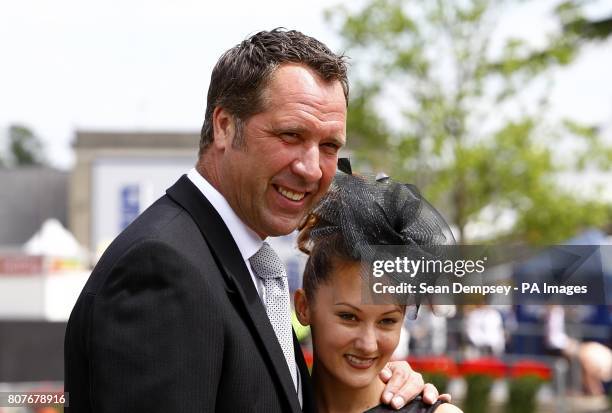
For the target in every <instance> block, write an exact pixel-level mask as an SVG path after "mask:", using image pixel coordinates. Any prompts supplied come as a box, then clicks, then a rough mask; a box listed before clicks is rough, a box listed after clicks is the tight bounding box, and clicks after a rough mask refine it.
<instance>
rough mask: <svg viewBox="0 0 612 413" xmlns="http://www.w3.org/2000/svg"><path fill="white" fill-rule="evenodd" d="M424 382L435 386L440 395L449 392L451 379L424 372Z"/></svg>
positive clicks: (440, 374) (442, 375)
mask: <svg viewBox="0 0 612 413" xmlns="http://www.w3.org/2000/svg"><path fill="white" fill-rule="evenodd" d="M423 380H425V383H431V384H433V385H434V386H435V387H436V389H438V391H439V392H440V393H446V392H447V387H448V382H449V377H448V376H447V375H446V374H442V373H425V372H424V373H423Z"/></svg>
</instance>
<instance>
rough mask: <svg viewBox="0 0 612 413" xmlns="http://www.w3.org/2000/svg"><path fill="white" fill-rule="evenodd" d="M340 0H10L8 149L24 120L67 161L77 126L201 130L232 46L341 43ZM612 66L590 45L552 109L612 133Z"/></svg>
mask: <svg viewBox="0 0 612 413" xmlns="http://www.w3.org/2000/svg"><path fill="white" fill-rule="evenodd" d="M339 2H341V1H333V0H309V1H296V0H294V1H280V0H260V1H257V2H248V1H227V0H226V1H221V2H205V1H202V0H199V1H195V0H172V1H169V0H148V1H141V0H121V1H119V0H105V1H93V0H91V1H83V0H55V1H53V2H50V1H48V0H19V1H5V2H2V3H1V4H0V56H2V64H1V65H0V148H1V147H2V145H5V144H6V131H7V129H8V127H9V125H11V124H14V123H20V124H24V125H26V126H28V127H30V128H31V129H32V130H33V131H34V132H35V133H36V134H37V135H38V136H40V137H41V139H42V140H43V142H44V144H45V149H46V153H47V158H48V160H49V161H50V163H51V164H52V165H54V166H56V167H59V168H62V169H69V168H70V167H71V166H72V165H73V163H74V156H73V153H72V150H71V146H70V144H71V142H72V140H73V139H74V136H75V132H76V131H77V130H131V131H132V130H133V131H193V132H197V131H199V129H200V127H201V124H202V120H203V114H204V110H205V97H206V90H207V88H208V80H209V77H210V72H211V70H212V67H213V66H214V64H215V62H216V60H217V59H218V57H219V56H220V55H221V54H222V53H223V52H224V51H225V50H227V49H228V48H230V47H232V46H233V45H235V44H236V43H239V42H240V41H241V40H243V39H244V38H245V37H247V36H248V35H249V34H253V33H256V32H257V31H259V30H264V29H271V28H274V27H278V26H284V27H287V28H290V29H291V28H295V29H298V30H300V31H302V32H304V33H306V34H308V35H311V36H314V37H316V38H318V39H319V40H322V41H323V42H324V43H326V44H327V45H328V46H330V48H332V49H333V50H340V47H341V44H342V43H341V39H340V38H339V37H338V35H337V34H336V33H335V31H334V30H333V28H332V27H331V25H330V23H328V22H326V21H325V19H324V17H323V11H324V10H325V9H327V8H330V7H332V6H334V5H337V4H338V3H339ZM345 3H346V4H349V3H350V4H351V6H352V7H353V5H354V2H349V1H348V0H345ZM546 3H547V2H546V1H544V2H543V3H538V4H544V5H545V4H546ZM548 3H550V1H548ZM522 4H524V3H522ZM546 10H548V8H547V7H544V6H539V5H538V6H529V7H524V6H523V7H519V8H517V9H516V10H512V11H511V12H510V13H508V14H507V16H505V18H504V21H503V22H502V23H501V25H500V27H499V31H500V32H501V33H512V32H514V33H516V32H517V31H518V32H519V33H521V34H522V35H524V36H528V37H530V38H532V39H534V41H536V42H537V41H538V38H541V37H542V36H543V35H542V31H541V28H542V27H543V26H545V25H546V24H550V23H551V22H550V21H546V20H545V19H544V14H545V11H546ZM607 11H609V12H612V10H607ZM349 54H350V53H349ZM353 58H354V59H356V58H358V56H353ZM610 73H612V43H611V42H610V41H607V42H605V43H604V44H602V45H598V46H592V47H588V48H586V49H585V50H584V51H583V53H582V55H581V57H580V59H579V60H578V61H577V62H576V64H574V65H572V67H571V68H569V69H564V70H562V71H560V72H559V73H557V74H556V75H555V88H554V90H553V110H554V111H556V112H558V113H559V114H560V115H568V114H571V115H572V116H573V117H574V118H577V119H578V120H582V121H587V122H593V123H596V124H599V125H602V126H604V127H607V128H608V130H611V129H612V128H611V127H610V125H611V124H612V81H611V80H610ZM608 133H609V132H608Z"/></svg>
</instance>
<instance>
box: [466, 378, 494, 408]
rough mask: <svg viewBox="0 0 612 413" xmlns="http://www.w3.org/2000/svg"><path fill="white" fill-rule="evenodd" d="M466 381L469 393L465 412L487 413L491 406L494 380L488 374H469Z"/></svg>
mask: <svg viewBox="0 0 612 413" xmlns="http://www.w3.org/2000/svg"><path fill="white" fill-rule="evenodd" d="M465 381H466V382H467V392H466V395H465V402H464V404H463V411H465V412H470V413H485V412H486V411H487V409H488V406H489V395H490V393H491V387H492V386H493V378H492V377H491V376H489V375H486V374H469V375H467V376H466V377H465Z"/></svg>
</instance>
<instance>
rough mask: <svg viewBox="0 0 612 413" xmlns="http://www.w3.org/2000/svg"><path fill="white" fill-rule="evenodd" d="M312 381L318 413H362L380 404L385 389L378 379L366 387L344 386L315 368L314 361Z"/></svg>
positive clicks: (322, 370)
mask: <svg viewBox="0 0 612 413" xmlns="http://www.w3.org/2000/svg"><path fill="white" fill-rule="evenodd" d="M312 379H313V383H314V390H315V395H316V401H317V409H318V411H319V413H363V412H364V411H366V410H368V409H370V408H372V407H374V406H378V405H379V404H380V396H381V394H382V392H383V389H384V387H385V385H384V383H383V382H382V381H380V380H379V379H378V378H376V379H374V380H373V381H372V383H370V385H368V386H367V387H363V388H354V387H349V386H346V385H345V384H344V383H341V382H339V381H338V380H337V379H336V378H334V377H333V376H331V375H330V374H327V373H326V372H325V371H324V369H319V368H317V362H316V360H315V363H314V366H313V370H312Z"/></svg>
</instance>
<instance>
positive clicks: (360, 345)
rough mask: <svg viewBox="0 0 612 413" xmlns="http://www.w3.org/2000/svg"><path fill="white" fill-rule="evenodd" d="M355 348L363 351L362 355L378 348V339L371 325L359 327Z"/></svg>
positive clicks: (371, 352) (369, 353) (374, 351)
mask: <svg viewBox="0 0 612 413" xmlns="http://www.w3.org/2000/svg"><path fill="white" fill-rule="evenodd" d="M355 349H356V350H359V351H361V352H362V353H363V355H366V356H367V355H371V354H373V353H376V351H377V350H378V340H377V337H376V331H374V328H373V327H370V326H368V327H364V328H363V329H361V331H360V334H359V337H358V338H357V340H355Z"/></svg>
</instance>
